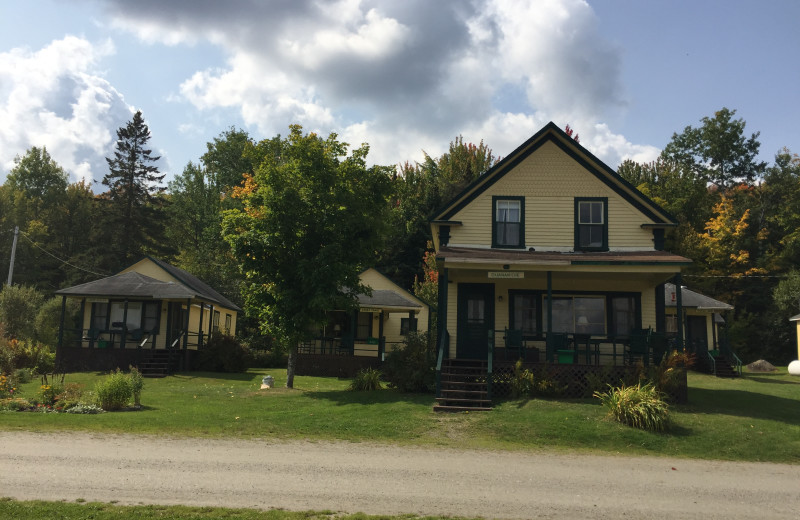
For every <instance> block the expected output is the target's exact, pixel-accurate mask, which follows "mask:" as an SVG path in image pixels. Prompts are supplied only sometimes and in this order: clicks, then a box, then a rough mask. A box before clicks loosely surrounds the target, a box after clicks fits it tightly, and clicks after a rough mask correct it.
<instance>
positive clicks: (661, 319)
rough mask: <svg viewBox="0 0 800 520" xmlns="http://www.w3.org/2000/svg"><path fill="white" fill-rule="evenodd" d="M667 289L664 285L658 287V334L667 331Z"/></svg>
mask: <svg viewBox="0 0 800 520" xmlns="http://www.w3.org/2000/svg"><path fill="white" fill-rule="evenodd" d="M665 298H666V289H665V288H664V284H663V283H662V284H660V285H657V286H656V332H664V331H665V330H667V306H666V303H665Z"/></svg>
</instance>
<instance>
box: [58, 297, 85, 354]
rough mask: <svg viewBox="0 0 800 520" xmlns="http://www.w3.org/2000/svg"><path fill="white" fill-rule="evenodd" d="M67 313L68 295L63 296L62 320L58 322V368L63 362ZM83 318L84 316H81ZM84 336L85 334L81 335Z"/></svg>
mask: <svg viewBox="0 0 800 520" xmlns="http://www.w3.org/2000/svg"><path fill="white" fill-rule="evenodd" d="M66 311H67V295H66V294H64V295H62V296H61V319H60V320H59V322H58V343H57V344H56V367H59V366H60V365H61V363H62V362H63V359H62V358H63V356H64V353H63V351H62V346H63V345H62V343H63V342H64V315H65V314H66ZM81 317H83V316H81ZM81 335H83V334H81Z"/></svg>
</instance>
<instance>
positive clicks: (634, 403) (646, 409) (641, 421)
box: [594, 383, 669, 432]
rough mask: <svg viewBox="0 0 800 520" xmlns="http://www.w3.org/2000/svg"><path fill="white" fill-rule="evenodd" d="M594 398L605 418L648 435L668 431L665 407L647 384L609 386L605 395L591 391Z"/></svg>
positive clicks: (657, 394) (654, 389) (657, 393)
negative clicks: (606, 416) (603, 411)
mask: <svg viewBox="0 0 800 520" xmlns="http://www.w3.org/2000/svg"><path fill="white" fill-rule="evenodd" d="M594 396H595V397H597V398H598V399H600V403H601V404H602V405H603V406H604V407H605V408H606V409H608V413H609V415H610V416H612V417H614V419H616V420H617V421H619V422H621V423H622V424H627V425H628V426H633V427H634V428H639V429H641V430H647V431H652V432H662V431H666V430H667V429H668V428H669V407H668V405H667V403H666V402H665V401H664V397H663V394H661V392H659V391H658V390H656V388H655V387H654V386H653V385H652V384H651V383H647V384H644V385H642V384H641V383H639V384H637V385H635V386H625V385H622V386H620V387H617V388H613V387H611V386H609V390H608V392H595V393H594Z"/></svg>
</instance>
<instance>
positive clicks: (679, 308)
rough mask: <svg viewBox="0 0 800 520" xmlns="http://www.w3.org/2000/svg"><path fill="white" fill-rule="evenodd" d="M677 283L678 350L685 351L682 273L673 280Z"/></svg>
mask: <svg viewBox="0 0 800 520" xmlns="http://www.w3.org/2000/svg"><path fill="white" fill-rule="evenodd" d="M673 282H674V283H675V305H676V312H677V313H678V345H677V347H678V350H683V349H684V341H683V297H682V296H681V285H682V284H683V277H681V273H678V274H676V275H675V278H674V279H673Z"/></svg>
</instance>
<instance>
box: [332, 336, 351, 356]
mask: <svg viewBox="0 0 800 520" xmlns="http://www.w3.org/2000/svg"><path fill="white" fill-rule="evenodd" d="M354 346H355V337H354V336H353V335H352V334H345V335H344V336H342V341H341V343H339V346H338V347H336V353H337V354H338V355H340V356H352V355H353V350H354Z"/></svg>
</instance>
